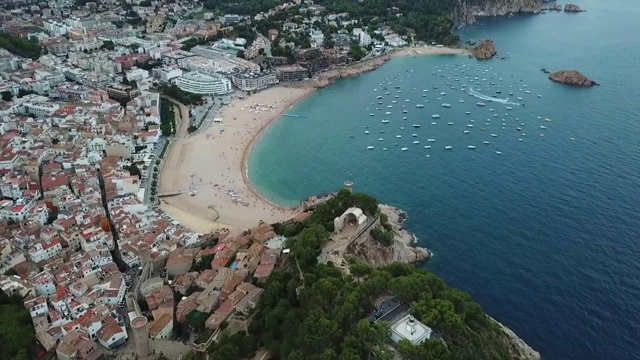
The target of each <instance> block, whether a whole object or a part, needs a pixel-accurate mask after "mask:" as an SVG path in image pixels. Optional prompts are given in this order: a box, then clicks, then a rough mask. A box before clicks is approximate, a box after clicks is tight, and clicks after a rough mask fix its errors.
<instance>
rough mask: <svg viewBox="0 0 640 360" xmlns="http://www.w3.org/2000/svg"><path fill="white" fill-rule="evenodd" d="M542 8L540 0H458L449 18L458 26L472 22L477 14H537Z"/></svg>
mask: <svg viewBox="0 0 640 360" xmlns="http://www.w3.org/2000/svg"><path fill="white" fill-rule="evenodd" d="M543 8H544V4H543V1H542V0H484V1H480V3H478V1H473V2H472V3H471V4H468V3H467V1H466V0H458V6H457V8H456V10H454V11H453V13H452V14H451V18H452V19H453V21H454V23H455V25H456V26H458V27H462V26H465V25H468V24H473V23H474V22H475V21H476V17H477V16H503V15H509V14H516V13H532V14H539V13H540V12H541V11H542V10H543Z"/></svg>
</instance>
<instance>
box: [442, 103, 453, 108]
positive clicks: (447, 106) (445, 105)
mask: <svg viewBox="0 0 640 360" xmlns="http://www.w3.org/2000/svg"><path fill="white" fill-rule="evenodd" d="M442 107H446V108H450V107H451V104H447V103H442Z"/></svg>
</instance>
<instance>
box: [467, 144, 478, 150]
mask: <svg viewBox="0 0 640 360" xmlns="http://www.w3.org/2000/svg"><path fill="white" fill-rule="evenodd" d="M467 148H469V149H471V150H475V148H476V147H475V146H473V145H467Z"/></svg>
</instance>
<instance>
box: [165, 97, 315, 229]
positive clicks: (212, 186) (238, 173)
mask: <svg viewBox="0 0 640 360" xmlns="http://www.w3.org/2000/svg"><path fill="white" fill-rule="evenodd" d="M313 90H314V88H313V87H311V86H307V87H285V86H275V87H272V88H269V89H267V90H264V91H262V92H259V93H257V94H253V95H250V96H247V97H246V98H244V99H234V100H233V101H232V102H231V104H229V105H226V106H224V107H223V108H222V109H221V110H220V111H219V112H218V114H216V115H215V117H216V118H221V119H222V122H221V123H213V124H212V125H211V126H210V127H209V128H208V129H206V130H205V131H202V132H200V133H198V134H197V135H195V136H191V137H188V136H187V137H183V138H180V139H178V140H176V141H174V142H173V143H172V145H171V147H170V150H169V152H168V153H167V157H166V160H165V164H164V165H163V167H162V171H161V173H160V179H159V180H160V181H159V186H160V193H162V192H165V191H173V190H182V189H188V188H189V187H190V186H191V184H192V183H193V184H195V185H196V186H198V192H197V194H196V195H195V196H190V195H189V194H187V193H183V194H180V195H176V196H170V197H164V198H161V206H160V207H161V209H162V210H163V211H165V212H167V213H168V214H170V215H171V216H173V217H174V218H176V219H177V220H178V221H180V222H181V223H182V224H183V225H184V226H186V227H188V228H190V229H192V230H194V231H197V232H199V233H207V232H211V231H213V230H215V229H217V228H221V227H226V228H250V227H253V226H256V225H258V223H259V221H260V220H264V221H266V222H268V223H273V222H277V221H282V220H286V219H288V218H290V217H292V216H293V215H295V213H294V212H293V211H292V210H290V209H284V208H281V207H278V206H276V205H274V204H271V203H269V202H268V201H266V200H265V199H263V198H262V197H261V196H260V195H259V194H258V193H257V191H255V190H254V189H253V188H251V187H250V185H249V182H248V180H247V179H246V171H245V170H246V169H245V165H246V158H247V156H248V154H249V152H250V151H251V148H252V147H253V144H254V143H255V141H256V140H257V139H258V137H259V135H260V134H261V133H262V132H263V130H264V129H266V128H267V127H268V126H269V124H270V123H271V122H272V121H273V120H275V119H277V118H278V117H279V116H280V115H281V114H282V113H284V112H286V111H287V110H288V109H289V108H290V107H291V106H293V105H294V104H295V103H297V102H298V101H300V100H302V99H304V98H305V97H306V96H307V95H309V94H310V93H311V92H313ZM254 104H263V105H257V106H256V105H254Z"/></svg>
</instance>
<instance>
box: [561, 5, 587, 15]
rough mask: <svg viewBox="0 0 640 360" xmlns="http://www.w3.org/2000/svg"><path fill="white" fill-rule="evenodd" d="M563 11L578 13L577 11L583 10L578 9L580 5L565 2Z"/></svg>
mask: <svg viewBox="0 0 640 360" xmlns="http://www.w3.org/2000/svg"><path fill="white" fill-rule="evenodd" d="M564 11H565V12H573V13H579V12H583V11H584V10H582V9H580V7H579V6H578V5H576V4H567V5H565V6H564Z"/></svg>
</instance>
